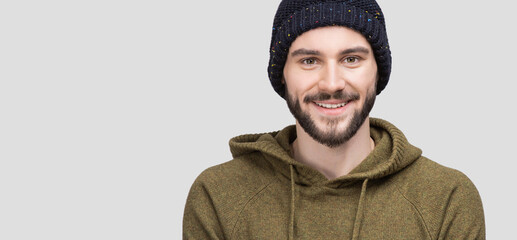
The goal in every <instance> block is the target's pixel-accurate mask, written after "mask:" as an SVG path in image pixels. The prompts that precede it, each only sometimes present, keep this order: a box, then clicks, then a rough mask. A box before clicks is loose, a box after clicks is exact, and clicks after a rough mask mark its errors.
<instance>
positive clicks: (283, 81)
mask: <svg viewBox="0 0 517 240" xmlns="http://www.w3.org/2000/svg"><path fill="white" fill-rule="evenodd" d="M280 82H281V83H282V84H283V85H285V78H284V76H282V80H280Z"/></svg>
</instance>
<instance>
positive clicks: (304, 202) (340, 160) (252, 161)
mask: <svg viewBox="0 0 517 240" xmlns="http://www.w3.org/2000/svg"><path fill="white" fill-rule="evenodd" d="M390 70H391V54H390V50H389V45H388V40H387V36H386V29H385V23H384V17H383V13H382V11H381V9H380V7H379V6H378V4H377V3H376V2H375V1H374V0H344V1H330V0H328V1H315V0H312V1H304V0H284V1H282V2H281V3H280V6H279V8H278V10H277V14H276V16H275V20H274V23H273V35H272V41H271V49H270V63H269V67H268V71H269V78H270V81H271V83H272V85H273V87H274V89H275V91H276V92H277V93H278V94H279V95H280V96H281V97H283V98H285V100H286V102H287V105H288V107H289V110H290V111H291V113H292V114H293V116H294V117H295V118H296V125H294V126H288V127H286V128H285V129H283V130H281V131H278V132H273V133H266V134H252V135H243V136H238V137H235V138H233V139H231V140H230V148H231V152H232V154H233V156H234V159H233V160H232V161H229V162H227V163H224V164H221V165H218V166H215V167H212V168H209V169H207V170H206V171H204V172H203V173H202V174H201V175H200V176H199V177H198V178H197V179H196V181H195V182H194V184H193V186H192V188H191V190H190V193H189V197H188V199H187V204H186V208H185V214H184V222H183V238H184V239H484V238H485V228H484V216H483V209H482V204H481V200H480V197H479V194H478V192H477V190H476V188H475V186H474V185H473V184H472V182H471V181H470V180H469V179H468V178H467V177H466V176H465V175H463V174H462V173H460V172H459V171H456V170H453V169H450V168H446V167H444V166H441V165H439V164H437V163H435V162H433V161H431V160H429V159H427V158H426V157H424V156H422V155H421V153H422V151H421V150H420V149H418V148H417V147H414V146H412V145H411V144H410V143H408V141H407V140H406V138H405V137H404V135H403V134H402V132H401V131H400V130H398V129H397V128H396V127H395V126H393V125H392V124H390V123H389V122H387V121H384V120H381V119H374V118H370V117H369V112H370V110H371V109H372V107H373V105H374V102H375V97H376V95H377V94H380V93H381V91H382V90H383V89H384V88H385V86H386V84H387V83H388V80H389V76H390Z"/></svg>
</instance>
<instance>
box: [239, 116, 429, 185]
mask: <svg viewBox="0 0 517 240" xmlns="http://www.w3.org/2000/svg"><path fill="white" fill-rule="evenodd" d="M370 136H371V137H372V139H373V140H374V142H375V148H374V149H373V151H372V152H371V153H370V154H369V155H368V156H367V157H366V159H364V160H363V161H362V162H361V163H360V164H359V165H358V166H357V167H356V168H354V169H353V170H352V171H351V172H350V173H349V174H347V175H345V176H341V177H339V178H336V179H332V180H328V179H327V178H326V177H325V176H324V175H323V174H321V173H320V172H318V171H317V170H315V169H313V168H311V167H309V166H307V165H305V164H302V163H299V162H297V161H295V160H294V159H293V157H292V155H291V154H290V153H291V143H292V142H293V141H294V140H295V139H296V129H295V126H294V125H291V126H288V127H286V128H284V129H282V130H281V131H277V132H271V133H264V134H248V135H242V136H238V137H235V138H232V139H231V140H230V150H231V152H232V155H233V157H234V158H238V157H240V156H243V155H247V154H252V153H257V152H260V153H261V154H262V155H263V156H264V157H265V159H266V160H267V161H268V162H269V163H270V164H271V165H272V166H273V168H274V169H275V171H277V172H279V173H281V174H282V175H283V176H285V177H286V178H291V176H292V175H293V174H292V172H291V171H292V169H291V168H294V171H295V174H294V176H295V177H294V178H295V179H294V182H295V183H296V184H301V185H309V186H310V185H322V186H323V185H324V186H326V187H330V188H339V187H343V186H346V185H348V184H349V183H354V182H357V181H364V180H365V179H370V180H373V179H378V178H382V177H386V176H389V175H392V174H394V173H396V172H398V171H400V170H401V169H403V168H405V167H406V166H408V165H409V164H411V163H412V162H414V161H415V160H416V159H418V158H419V157H420V156H421V154H422V151H421V150H420V149H419V148H417V147H414V146H413V145H411V144H410V143H409V142H408V141H407V139H406V137H405V136H404V134H403V133H402V132H401V131H400V130H399V129H397V128H396V127H395V126H394V125H392V124H391V123H389V122H387V121H385V120H381V119H377V118H370ZM291 180H292V179H291Z"/></svg>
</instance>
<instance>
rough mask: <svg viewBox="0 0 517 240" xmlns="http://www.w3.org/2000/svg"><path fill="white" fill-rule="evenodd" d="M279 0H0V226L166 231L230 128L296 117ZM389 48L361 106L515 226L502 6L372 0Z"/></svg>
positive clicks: (12, 235)
mask: <svg viewBox="0 0 517 240" xmlns="http://www.w3.org/2000/svg"><path fill="white" fill-rule="evenodd" d="M278 3H279V0H267V1H265V0H261V1H242V0H240V1H237V0H231V1H230V0H222V1H207V0H202V1H182V2H181V3H177V2H175V1H156V0H148V1H114V0H103V1H99V0H93V1H55V0H50V1H23V0H20V1H2V2H1V3H0V239H180V238H181V237H180V236H181V221H182V214H183V207H184V204H185V199H186V197H187V194H188V190H189V188H190V185H191V184H192V182H193V181H194V179H195V178H196V176H197V175H198V174H199V173H200V172H201V171H202V170H204V169H206V168H207V167H209V166H212V165H216V164H219V163H222V162H225V161H227V160H230V159H231V156H230V153H229V150H228V143H227V142H228V139H229V138H231V137H233V136H235V135H239V134H243V133H257V132H267V131H273V130H278V129H281V128H283V127H284V126H286V125H288V124H292V123H294V120H293V118H292V117H291V116H290V114H289V112H288V110H287V108H286V106H285V103H284V101H283V100H282V99H281V98H280V97H278V96H277V95H276V93H275V92H274V91H273V90H272V88H271V87H270V85H269V81H268V79H267V74H266V66H267V61H268V48H269V41H270V34H271V26H272V21H273V16H274V13H275V10H276V7H277V6H278ZM379 3H380V5H381V7H382V8H383V10H384V13H385V15H386V18H387V27H388V34H389V39H390V44H391V48H392V52H393V61H394V64H393V71H392V75H391V80H390V83H389V84H388V87H387V88H386V90H384V92H383V93H382V94H381V95H380V96H379V97H378V100H377V103H376V106H375V107H374V110H373V112H372V114H371V116H374V117H381V118H384V119H387V120H389V121H391V122H392V123H394V124H395V125H396V126H398V127H399V128H400V129H401V130H403V132H404V133H405V134H406V136H407V138H408V139H409V140H410V141H411V142H412V143H413V144H414V145H416V146H418V147H420V148H422V149H423V151H424V154H425V155H426V156H427V157H430V158H431V159H433V160H435V161H437V162H439V163H441V164H443V165H446V166H449V167H453V168H456V169H459V170H461V171H463V172H464V173H466V174H467V175H468V176H469V177H470V178H471V179H472V181H473V182H474V183H475V184H476V186H477V187H478V190H479V192H480V194H481V197H482V199H483V203H484V207H485V215H486V221H487V224H486V226H487V237H488V239H508V237H509V236H513V235H514V231H513V230H514V229H513V228H514V227H515V221H514V217H513V216H514V215H515V214H517V211H516V210H517V209H516V208H517V207H516V206H517V205H516V204H515V202H517V197H516V194H515V190H514V189H515V186H514V185H515V183H516V181H515V178H514V176H513V175H514V174H513V173H514V172H515V171H514V167H515V160H516V157H515V155H514V154H513V153H514V145H515V144H514V143H515V140H514V137H515V135H516V134H517V131H516V130H517V129H516V127H515V125H514V122H516V120H517V119H516V118H517V117H516V114H515V107H514V106H513V105H514V103H515V102H516V100H517V98H516V97H515V95H514V94H513V93H514V92H515V85H516V84H515V80H517V79H516V77H515V67H514V65H515V59H514V57H515V55H516V54H517V51H516V42H517V39H516V38H517V37H516V34H515V30H514V29H515V28H514V25H515V23H516V21H515V18H514V17H513V14H512V11H514V10H513V9H509V8H507V3H508V2H507V1H503V0H494V1H491V2H490V3H488V2H482V1H466V0H456V1H446V0H435V1H387V0H379Z"/></svg>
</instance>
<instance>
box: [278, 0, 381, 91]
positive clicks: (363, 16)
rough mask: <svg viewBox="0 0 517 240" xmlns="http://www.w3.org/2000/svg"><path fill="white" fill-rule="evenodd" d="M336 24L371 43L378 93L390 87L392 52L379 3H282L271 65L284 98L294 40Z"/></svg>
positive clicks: (314, 0) (289, 0)
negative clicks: (353, 31) (288, 60)
mask: <svg viewBox="0 0 517 240" xmlns="http://www.w3.org/2000/svg"><path fill="white" fill-rule="evenodd" d="M336 25H337V26H345V27H348V28H351V29H354V30H356V31H358V32H359V33H361V34H362V35H363V36H364V37H365V38H366V39H367V40H368V42H369V43H370V46H371V47H372V49H373V55H374V56H375V60H376V62H377V69H378V74H379V80H378V82H377V90H376V91H377V94H379V93H381V91H382V90H383V89H384V88H385V87H386V84H388V80H389V78H390V72H391V51H390V48H389V45H388V36H387V35H386V25H385V22H384V15H383V14H382V11H381V8H380V7H379V5H378V4H377V2H376V1H375V0H319V1H318V0H282V2H281V3H280V5H279V7H278V10H277V12H276V15H275V19H274V21H273V34H272V37H271V47H270V53H269V66H268V75H269V80H270V81H271V84H272V85H273V88H274V89H275V91H276V92H277V93H278V94H279V95H280V96H281V97H284V94H285V86H284V84H282V77H283V70H284V65H285V61H286V60H287V54H288V53H289V47H290V46H291V44H292V43H293V42H294V40H295V39H296V38H297V37H298V36H300V35H301V34H302V33H304V32H307V31H309V30H311V29H314V28H318V27H324V26H336Z"/></svg>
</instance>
